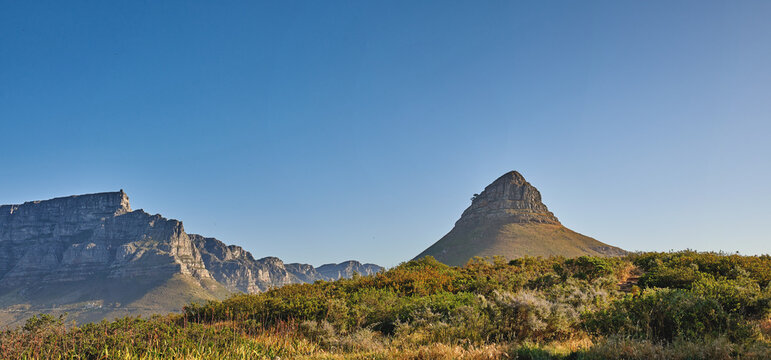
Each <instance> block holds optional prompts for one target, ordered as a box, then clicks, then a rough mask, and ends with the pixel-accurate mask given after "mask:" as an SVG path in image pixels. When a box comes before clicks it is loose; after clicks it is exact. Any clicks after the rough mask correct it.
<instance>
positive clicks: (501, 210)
mask: <svg viewBox="0 0 771 360" xmlns="http://www.w3.org/2000/svg"><path fill="white" fill-rule="evenodd" d="M624 253H625V252H624V250H621V249H619V248H617V247H614V246H610V245H607V244H604V243H602V242H599V241H597V240H595V239H593V238H590V237H588V236H584V235H581V234H579V233H576V232H574V231H572V230H570V229H568V228H566V227H564V226H563V225H562V224H561V223H560V221H559V220H558V219H557V217H556V216H554V214H553V213H552V212H550V211H549V209H548V208H547V207H546V205H545V204H544V203H543V202H542V201H541V193H540V192H539V191H538V189H536V188H535V187H534V186H533V185H531V184H530V183H529V182H527V181H526V180H525V178H524V177H523V176H522V174H520V173H518V172H516V171H511V172H508V173H506V174H504V175H502V176H501V177H499V178H498V179H496V180H495V181H493V182H492V183H491V184H490V185H488V186H487V187H485V189H484V191H482V192H481V193H480V194H475V195H474V197H473V198H472V200H471V205H470V206H469V207H468V208H467V209H466V210H465V211H464V212H463V214H462V215H461V217H460V219H459V220H458V221H457V222H456V223H455V226H454V227H453V229H452V230H450V232H449V233H447V235H445V236H444V237H442V238H441V239H439V241H437V242H436V243H434V244H433V245H431V246H430V247H429V248H428V249H426V250H425V251H423V252H422V253H420V254H419V255H418V256H417V257H416V258H422V257H424V256H428V255H430V256H433V257H435V258H436V259H437V260H439V261H442V262H444V263H447V264H450V265H463V264H465V263H466V262H467V261H468V260H469V259H471V258H472V257H475V256H481V257H490V256H502V257H505V258H516V257H521V256H525V255H528V256H550V255H561V256H567V257H575V256H581V255H595V256H617V255H622V254H624Z"/></svg>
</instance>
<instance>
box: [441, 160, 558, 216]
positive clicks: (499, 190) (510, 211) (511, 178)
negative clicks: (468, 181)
mask: <svg viewBox="0 0 771 360" xmlns="http://www.w3.org/2000/svg"><path fill="white" fill-rule="evenodd" d="M491 221H505V222H509V223H541V224H559V223H560V222H559V220H557V217H556V216H554V214H552V213H551V211H549V209H548V208H547V207H546V205H544V204H543V202H541V193H540V192H539V191H538V189H536V188H535V186H533V185H530V183H529V182H527V181H526V180H525V177H524V176H522V174H520V173H518V172H516V171H511V172H508V173H506V174H503V175H502V176H501V177H499V178H498V179H496V180H495V181H493V183H492V184H490V185H487V187H485V189H484V191H482V193H481V194H478V195H474V197H473V198H472V200H471V206H469V207H468V208H467V209H466V211H464V212H463V214H462V215H461V217H460V219H459V220H458V221H457V222H456V225H463V224H467V223H469V224H474V223H479V222H491Z"/></svg>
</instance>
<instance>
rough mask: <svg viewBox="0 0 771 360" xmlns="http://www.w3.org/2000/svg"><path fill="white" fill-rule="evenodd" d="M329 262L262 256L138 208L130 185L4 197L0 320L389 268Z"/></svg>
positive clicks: (90, 315) (136, 305)
mask: <svg viewBox="0 0 771 360" xmlns="http://www.w3.org/2000/svg"><path fill="white" fill-rule="evenodd" d="M336 267H340V268H341V269H340V270H338V271H327V269H335V268H336ZM323 268H324V270H325V271H324V272H323V273H320V272H318V271H316V269H315V268H313V266H310V265H304V264H288V265H285V264H284V263H283V262H282V261H281V260H280V259H278V258H273V257H266V258H262V259H257V260H255V259H254V258H253V257H252V255H251V254H250V253H249V252H247V251H245V250H244V249H242V248H241V247H239V246H234V245H230V246H228V245H225V244H224V243H222V242H221V241H219V240H217V239H214V238H206V237H203V236H200V235H195V234H187V233H186V232H185V230H184V227H183V226H182V222H180V221H178V220H173V219H166V218H164V217H162V216H161V215H157V214H156V215H150V214H148V213H146V212H144V211H143V210H141V209H140V210H135V211H132V210H131V207H130V205H129V199H128V196H127V195H126V194H125V193H124V192H123V190H121V191H119V192H108V193H99V194H87V195H78V196H70V197H63V198H56V199H51V200H46V201H33V202H26V203H24V204H21V205H3V206H0V309H5V310H4V311H5V313H4V312H3V310H0V324H3V323H6V324H9V323H13V322H14V321H18V320H20V319H21V318H23V317H26V316H28V315H30V314H32V313H34V312H38V311H48V310H52V309H54V310H55V309H60V310H62V311H69V312H70V313H71V314H73V315H74V318H75V319H76V320H81V321H83V320H98V319H99V318H101V317H111V316H119V315H127V314H149V313H154V312H169V311H178V310H180V309H181V307H182V306H183V305H185V304H186V303H187V302H190V301H205V300H209V299H217V298H222V297H224V296H227V294H228V293H230V292H236V291H240V292H248V293H254V292H259V291H265V290H267V289H269V288H271V287H276V286H282V285H286V284H291V283H301V282H313V281H316V280H334V279H337V278H340V277H349V276H352V271H358V272H361V273H366V274H369V273H373V272H377V271H380V270H382V268H380V267H378V266H376V265H371V264H368V266H363V265H361V264H359V263H357V262H346V263H343V264H341V265H340V266H337V265H334V266H331V265H329V266H328V265H325V266H324V267H323ZM171 294H174V296H169V295H171ZM84 309H88V311H86V310H84Z"/></svg>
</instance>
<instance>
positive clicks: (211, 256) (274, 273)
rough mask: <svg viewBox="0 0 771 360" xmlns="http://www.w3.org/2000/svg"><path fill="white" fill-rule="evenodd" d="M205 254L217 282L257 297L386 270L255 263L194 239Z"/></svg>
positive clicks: (231, 249) (211, 241) (232, 249)
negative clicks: (298, 285) (270, 291)
mask: <svg viewBox="0 0 771 360" xmlns="http://www.w3.org/2000/svg"><path fill="white" fill-rule="evenodd" d="M190 236H191V239H192V240H193V244H194V245H195V246H196V247H197V248H198V251H199V252H200V253H201V256H202V258H203V261H204V264H205V265H206V268H207V269H209V271H210V272H211V274H212V275H213V276H214V278H215V279H216V280H217V281H218V282H220V283H221V284H223V285H225V287H226V288H228V289H229V290H231V291H234V292H246V293H255V292H260V291H265V290H267V289H269V288H272V287H278V286H283V285H287V284H294V283H311V282H314V281H317V280H337V279H340V278H349V277H352V276H353V273H354V272H357V273H360V274H362V275H370V274H374V273H376V272H378V271H382V270H383V268H382V267H380V266H377V265H374V264H366V265H362V264H361V263H359V262H358V261H347V262H344V263H341V264H327V265H322V266H320V267H319V268H318V269H316V268H314V267H313V266H311V265H308V264H297V263H293V264H284V262H283V261H281V259H279V258H276V257H265V258H261V259H257V260H255V259H254V257H253V256H252V254H250V253H249V252H248V251H245V250H244V249H243V248H241V247H240V246H235V245H225V244H224V243H223V242H221V241H219V240H217V239H215V238H205V237H203V236H200V235H190Z"/></svg>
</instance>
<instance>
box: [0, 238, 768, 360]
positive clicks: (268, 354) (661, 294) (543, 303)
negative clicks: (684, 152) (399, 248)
mask: <svg viewBox="0 0 771 360" xmlns="http://www.w3.org/2000/svg"><path fill="white" fill-rule="evenodd" d="M770 282H771V257H769V256H739V255H727V254H719V253H698V252H693V251H683V252H676V253H636V254H630V255H628V256H626V257H623V258H597V257H579V258H573V259H566V258H561V257H552V258H531V257H525V258H520V259H515V260H512V261H509V262H506V261H504V260H502V259H485V260H483V259H474V260H472V261H470V262H469V263H468V264H467V265H466V266H464V267H449V266H446V265H443V264H441V263H439V262H437V261H435V260H433V259H432V258H430V257H427V258H424V259H421V260H417V261H410V262H407V263H403V264H401V265H399V266H397V267H395V268H393V269H390V270H388V271H386V272H383V273H379V274H376V275H372V276H366V277H361V276H355V277H353V278H352V279H344V280H338V281H334V282H325V281H319V282H316V283H313V284H298V285H289V286H284V287H281V288H277V289H272V290H270V291H267V292H264V293H260V294H255V295H246V294H239V295H234V296H232V297H230V298H228V299H226V300H224V301H211V302H208V303H205V304H190V305H188V306H186V307H185V308H184V309H183V310H182V313H181V314H169V315H166V316H156V317H153V318H148V319H144V318H136V317H128V318H121V319H117V320H114V321H102V322H100V323H91V324H84V325H78V326H72V325H70V326H68V324H67V322H66V319H65V318H60V317H52V316H49V315H41V316H39V317H33V318H31V319H30V320H29V321H27V323H26V325H25V326H23V327H21V328H17V329H10V330H6V331H4V332H3V333H2V334H0V358H9V359H14V358H19V359H49V358H68V359H69V358H75V359H104V358H118V359H260V358H264V359H276V358H280V359H295V358H296V359H303V358H305V359H350V358H354V359H356V358H360V359H769V358H771V320H770V319H771V317H770V315H771V288H770V287H769V283H770Z"/></svg>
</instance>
